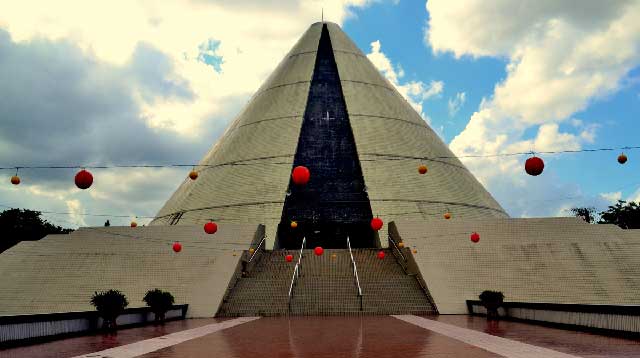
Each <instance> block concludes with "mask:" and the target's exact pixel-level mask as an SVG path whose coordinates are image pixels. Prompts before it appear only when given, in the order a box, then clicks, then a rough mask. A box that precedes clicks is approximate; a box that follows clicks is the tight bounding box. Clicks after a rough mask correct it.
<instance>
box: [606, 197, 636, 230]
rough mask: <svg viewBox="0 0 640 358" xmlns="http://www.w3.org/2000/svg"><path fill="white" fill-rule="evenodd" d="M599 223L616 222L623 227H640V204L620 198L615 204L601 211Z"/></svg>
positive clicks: (615, 223)
mask: <svg viewBox="0 0 640 358" xmlns="http://www.w3.org/2000/svg"><path fill="white" fill-rule="evenodd" d="M598 224H614V225H618V226H620V227H621V228H623V229H640V205H638V203H635V202H633V201H632V202H629V203H627V202H626V201H624V200H618V202H617V203H616V204H615V205H611V206H609V209H607V210H606V211H603V212H601V213H600V221H598Z"/></svg>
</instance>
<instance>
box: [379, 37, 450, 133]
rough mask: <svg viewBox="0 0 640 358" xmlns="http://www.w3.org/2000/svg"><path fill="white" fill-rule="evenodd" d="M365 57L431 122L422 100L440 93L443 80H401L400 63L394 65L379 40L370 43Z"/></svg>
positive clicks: (442, 87)
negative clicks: (369, 49)
mask: <svg viewBox="0 0 640 358" xmlns="http://www.w3.org/2000/svg"><path fill="white" fill-rule="evenodd" d="M367 58H369V60H370V61H371V62H372V63H373V65H374V66H376V68H377V69H378V70H379V71H380V72H381V73H382V75H383V76H385V77H386V79H387V80H389V82H391V84H392V85H393V86H394V87H395V88H396V89H397V90H398V92H400V94H401V95H402V96H403V97H404V98H405V99H406V100H407V101H408V102H409V104H411V106H412V107H413V108H414V109H415V110H416V112H418V113H420V115H421V116H422V118H424V119H425V121H427V122H428V123H431V122H430V119H429V117H428V116H427V115H426V114H425V113H424V111H423V109H422V102H424V101H426V100H427V99H429V98H432V97H435V96H438V95H440V94H441V93H442V91H443V90H444V82H442V81H433V80H432V81H431V82H430V83H429V84H426V83H424V82H422V81H401V79H402V78H403V77H404V70H403V69H402V67H401V66H400V64H398V65H396V66H394V65H393V64H392V63H391V60H389V58H388V57H387V55H385V53H384V52H382V44H381V43H380V40H376V41H374V42H372V43H371V52H370V53H368V54H367Z"/></svg>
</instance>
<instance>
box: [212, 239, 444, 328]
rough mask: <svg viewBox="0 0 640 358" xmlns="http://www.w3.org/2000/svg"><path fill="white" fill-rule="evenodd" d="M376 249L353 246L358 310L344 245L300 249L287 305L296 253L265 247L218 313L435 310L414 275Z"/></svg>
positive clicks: (305, 313)
mask: <svg viewBox="0 0 640 358" xmlns="http://www.w3.org/2000/svg"><path fill="white" fill-rule="evenodd" d="M378 251H380V250H379V249H354V250H353V257H354V260H355V262H356V266H357V270H358V276H359V280H360V287H361V289H362V310H361V302H360V297H359V296H358V294H357V292H358V291H357V286H356V283H355V279H354V276H353V268H352V265H351V258H350V255H349V250H348V249H327V250H325V251H324V254H323V255H322V256H315V255H314V254H313V250H304V251H303V258H302V260H301V267H300V277H299V278H298V279H297V281H296V284H295V285H294V287H293V294H292V299H291V309H289V296H288V293H289V286H290V284H291V278H292V275H293V271H294V268H295V264H296V262H297V260H298V254H299V251H298V250H289V251H265V252H264V254H263V255H261V256H262V257H261V259H260V261H259V262H258V263H257V264H256V266H255V268H254V269H253V270H252V272H251V273H250V274H249V276H248V277H244V278H240V279H239V281H238V283H237V284H236V286H235V287H234V289H233V290H232V291H231V293H230V294H229V295H228V297H227V298H226V300H225V301H224V302H223V304H222V306H221V307H220V310H219V311H218V316H221V317H236V316H256V315H258V316H278V315H287V314H291V315H360V314H421V315H423V314H435V313H437V311H436V309H435V307H434V305H433V304H432V303H431V300H430V297H429V296H428V294H427V293H425V291H424V290H423V289H422V288H421V286H420V284H419V283H418V281H417V279H416V277H415V276H410V275H406V274H405V272H404V271H403V269H402V267H401V266H400V265H399V264H398V263H397V262H396V258H395V257H394V256H393V255H392V253H391V252H390V251H389V250H383V251H384V252H385V257H384V259H382V260H380V259H378V257H377V253H378ZM407 251H408V250H407ZM288 254H291V255H293V257H294V260H293V262H286V260H285V256H286V255H288Z"/></svg>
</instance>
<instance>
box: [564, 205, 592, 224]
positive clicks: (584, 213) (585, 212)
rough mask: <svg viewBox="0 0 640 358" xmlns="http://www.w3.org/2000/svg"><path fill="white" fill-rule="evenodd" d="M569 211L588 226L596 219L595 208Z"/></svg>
mask: <svg viewBox="0 0 640 358" xmlns="http://www.w3.org/2000/svg"><path fill="white" fill-rule="evenodd" d="M569 211H571V213H572V214H573V215H574V216H575V217H577V218H580V219H582V220H584V221H586V222H588V223H589V224H593V223H595V222H596V217H597V215H598V214H596V208H591V207H589V208H571V209H570V210H569Z"/></svg>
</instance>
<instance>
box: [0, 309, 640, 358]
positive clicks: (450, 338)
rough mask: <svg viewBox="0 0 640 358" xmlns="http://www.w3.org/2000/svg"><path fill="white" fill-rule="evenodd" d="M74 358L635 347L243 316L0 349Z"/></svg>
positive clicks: (566, 352) (453, 322) (420, 322)
mask: <svg viewBox="0 0 640 358" xmlns="http://www.w3.org/2000/svg"><path fill="white" fill-rule="evenodd" d="M175 332H179V333H175ZM172 333H173V334H172ZM136 342H137V343H136ZM132 343H133V344H132ZM114 347H119V348H116V349H113V348H114ZM75 356H82V357H83V358H84V357H86V358H89V357H91V358H98V357H105V356H109V357H112V358H124V357H134V356H135V357H143V358H152V357H153V358H160V357H162V358H170V357H258V356H259V357H314V358H316V357H320V358H321V357H332V358H333V357H398V356H403V357H434V356H435V357H441V358H444V357H472V358H473V357H477V358H481V357H514V358H529V357H548V358H554V357H563V358H569V357H576V356H577V357H638V356H640V341H637V340H630V339H622V338H611V337H605V336H599V335H593V334H588V333H581V332H572V331H566V330H559V329H553V328H546V327H541V326H536V325H530V324H524V323H516V322H499V323H498V324H497V325H496V324H487V322H486V321H485V320H484V319H483V318H480V317H468V316H439V317H418V316H409V315H407V316H364V317H292V318H286V317H274V318H259V319H252V318H248V317H245V318H238V319H231V320H224V321H223V320H213V319H210V320H187V321H183V322H171V323H168V324H167V325H165V326H164V327H143V328H132V329H125V330H122V331H120V332H119V333H118V334H117V336H103V335H96V336H90V337H78V338H70V339H65V340H61V341H56V342H51V343H44V344H39V345H33V346H29V347H23V348H15V349H9V350H5V351H0V357H2V358H5V357H11V358H13V357H34V358H39V357H75Z"/></svg>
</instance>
